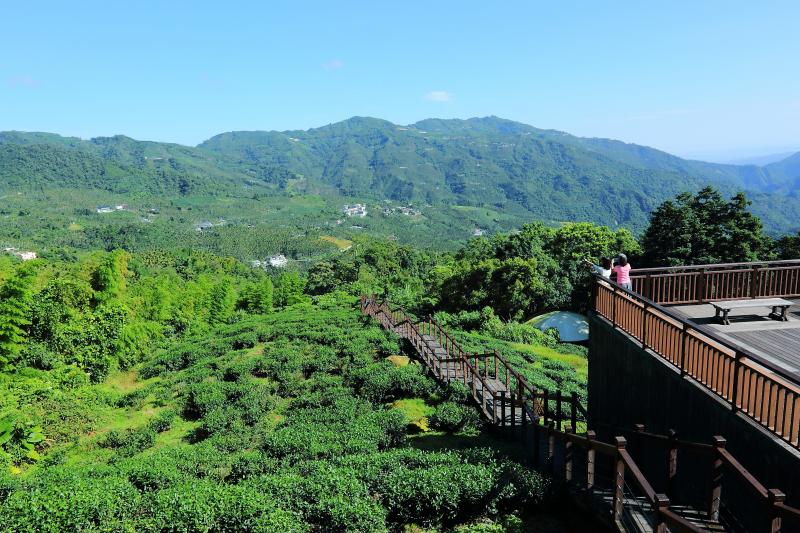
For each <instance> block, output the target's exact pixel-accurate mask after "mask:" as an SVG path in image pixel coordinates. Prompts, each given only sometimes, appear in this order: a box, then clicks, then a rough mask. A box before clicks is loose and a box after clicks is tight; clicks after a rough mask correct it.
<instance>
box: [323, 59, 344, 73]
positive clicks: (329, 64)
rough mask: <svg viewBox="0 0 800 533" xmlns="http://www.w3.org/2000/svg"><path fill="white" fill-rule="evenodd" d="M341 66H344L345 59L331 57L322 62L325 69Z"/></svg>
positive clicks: (336, 68) (337, 68) (334, 68)
mask: <svg viewBox="0 0 800 533" xmlns="http://www.w3.org/2000/svg"><path fill="white" fill-rule="evenodd" d="M340 68H344V61H342V60H341V59H331V60H330V61H326V62H325V63H323V64H322V69H323V70H339V69H340Z"/></svg>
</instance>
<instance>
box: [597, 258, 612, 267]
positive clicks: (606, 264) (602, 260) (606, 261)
mask: <svg viewBox="0 0 800 533" xmlns="http://www.w3.org/2000/svg"><path fill="white" fill-rule="evenodd" d="M600 265H601V266H602V267H603V268H604V269H606V270H611V267H612V263H611V259H609V258H608V257H601V258H600Z"/></svg>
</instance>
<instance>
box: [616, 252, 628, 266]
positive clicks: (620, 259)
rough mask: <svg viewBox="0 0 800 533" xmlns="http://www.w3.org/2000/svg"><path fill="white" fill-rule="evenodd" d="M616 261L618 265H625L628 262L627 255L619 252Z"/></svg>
mask: <svg viewBox="0 0 800 533" xmlns="http://www.w3.org/2000/svg"><path fill="white" fill-rule="evenodd" d="M617 263H618V264H619V265H620V266H625V265H627V264H628V256H626V255H625V254H619V257H618V258H617Z"/></svg>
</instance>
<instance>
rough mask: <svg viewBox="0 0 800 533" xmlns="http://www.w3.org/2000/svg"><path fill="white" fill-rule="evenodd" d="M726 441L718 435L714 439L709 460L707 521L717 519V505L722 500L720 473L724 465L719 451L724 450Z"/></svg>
mask: <svg viewBox="0 0 800 533" xmlns="http://www.w3.org/2000/svg"><path fill="white" fill-rule="evenodd" d="M726 443H727V441H726V440H725V438H724V437H720V436H719V435H717V436H715V437H714V455H713V457H712V459H711V480H710V481H711V482H710V483H709V487H710V490H711V492H710V494H709V498H708V512H707V513H706V517H707V518H708V519H709V520H717V519H718V518H719V503H720V500H721V498H722V472H723V470H724V467H725V465H724V463H723V461H722V455H721V454H720V450H722V449H723V448H725V444H726Z"/></svg>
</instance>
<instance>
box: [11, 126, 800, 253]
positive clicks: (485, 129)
mask: <svg viewBox="0 0 800 533" xmlns="http://www.w3.org/2000/svg"><path fill="white" fill-rule="evenodd" d="M798 179H800V165H798V164H797V156H793V157H790V158H788V159H786V160H785V161H781V162H778V163H773V164H771V165H767V166H765V167H756V166H752V165H751V166H735V165H716V164H711V163H703V162H698V161H687V160H684V159H680V158H678V157H675V156H672V155H670V154H667V153H664V152H661V151H658V150H654V149H651V148H647V147H643V146H637V145H632V144H626V143H622V142H619V141H612V140H608V139H586V138H580V137H574V136H572V135H569V134H566V133H563V132H559V131H554V130H542V129H537V128H534V127H532V126H528V125H525V124H521V123H518V122H513V121H509V120H503V119H500V118H496V117H487V118H475V119H469V120H442V119H428V120H423V121H421V122H418V123H416V124H412V125H409V126H399V125H396V124H393V123H391V122H388V121H385V120H379V119H374V118H363V117H355V118H351V119H349V120H345V121H343V122H338V123H335V124H330V125H327V126H324V127H321V128H316V129H310V130H307V131H287V132H259V131H255V132H230V133H224V134H221V135H217V136H215V137H213V138H211V139H209V140H208V141H206V142H204V143H202V144H201V145H200V146H198V147H190V146H182V145H177V144H169V143H158V142H147V141H137V140H134V139H131V138H129V137H125V136H121V135H119V136H114V137H101V138H95V139H91V140H82V139H78V138H74V137H62V136H59V135H55V134H51V133H35V132H34V133H28V132H5V133H0V197H2V200H3V203H2V206H0V217H1V218H0V244H3V245H4V246H31V247H35V248H36V249H37V250H39V251H40V252H41V251H46V250H47V249H51V248H58V247H63V246H66V247H71V248H78V249H92V248H97V247H100V248H106V249H112V248H114V247H119V246H122V247H124V248H126V249H129V250H143V249H149V248H152V247H154V246H156V247H159V246H168V247H169V246H176V245H179V246H192V247H195V248H199V249H203V250H207V251H210V252H214V253H223V254H231V255H234V256H236V257H238V258H239V259H241V260H252V259H264V257H265V256H269V255H272V254H277V253H283V254H287V256H288V255H291V256H292V258H293V259H296V260H298V261H301V262H303V261H308V260H310V259H311V258H312V257H318V256H319V254H325V253H330V252H331V251H332V250H333V249H334V247H333V246H330V239H328V240H326V239H324V237H332V238H334V239H347V240H351V239H354V238H356V239H357V238H359V236H361V235H364V234H368V235H374V236H382V237H385V238H389V239H396V240H399V241H400V242H404V243H409V244H414V245H418V246H424V247H428V248H446V249H454V248H456V247H457V246H458V244H459V243H460V242H463V241H465V240H466V239H468V238H469V237H470V236H472V235H474V234H481V233H489V234H492V233H496V232H499V231H509V230H513V229H515V228H518V227H520V226H521V225H522V224H525V223H527V222H530V221H532V220H540V221H543V222H544V223H546V224H548V225H552V226H558V225H561V224H563V223H565V222H568V221H590V222H595V223H600V224H604V225H608V226H610V227H612V228H619V227H625V228H629V229H631V230H632V231H633V232H634V233H638V232H640V231H641V230H643V229H644V227H645V225H646V223H647V219H648V216H649V213H650V212H651V211H652V210H653V209H654V208H655V207H656V206H657V205H658V204H660V203H661V202H662V201H664V200H665V199H667V198H671V197H674V196H675V195H676V194H677V193H679V192H682V191H696V190H699V189H700V188H701V187H703V186H705V185H707V184H709V183H712V184H714V185H715V186H716V187H717V188H718V189H719V190H720V191H721V192H722V193H723V194H726V195H729V194H731V193H733V192H734V191H737V190H740V189H744V190H747V191H748V195H749V197H750V198H751V199H753V201H754V202H753V206H752V209H753V211H754V212H755V213H756V214H758V215H759V216H760V217H761V218H762V219H763V220H764V224H765V228H766V229H767V231H768V232H770V233H772V234H780V233H787V232H792V231H794V230H796V229H797V227H798V224H797V222H796V221H797V220H800V216H799V215H800V198H798V196H797V192H796V190H797V187H795V184H796V182H797V180H798ZM354 203H363V204H365V205H366V211H367V214H366V216H364V217H363V218H361V217H347V216H345V215H344V213H343V207H344V206H345V205H346V204H354ZM104 205H126V206H128V207H127V208H126V209H125V210H122V211H118V212H114V213H111V214H98V213H97V212H96V210H97V209H98V208H99V207H101V206H104ZM276 235H277V236H278V237H276Z"/></svg>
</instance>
